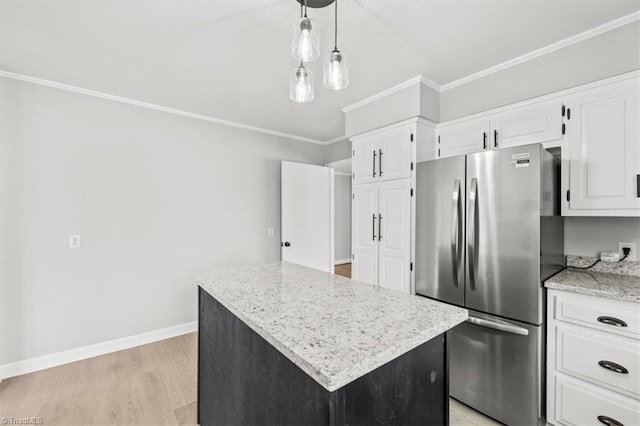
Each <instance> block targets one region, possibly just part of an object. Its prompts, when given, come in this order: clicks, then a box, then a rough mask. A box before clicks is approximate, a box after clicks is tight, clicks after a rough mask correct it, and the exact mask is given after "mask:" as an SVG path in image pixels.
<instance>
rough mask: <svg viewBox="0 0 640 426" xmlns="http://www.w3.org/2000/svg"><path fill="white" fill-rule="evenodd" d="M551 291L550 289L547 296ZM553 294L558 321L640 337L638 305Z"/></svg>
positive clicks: (639, 309) (581, 296) (579, 295)
mask: <svg viewBox="0 0 640 426" xmlns="http://www.w3.org/2000/svg"><path fill="white" fill-rule="evenodd" d="M554 293H555V292H553V293H552V292H549V295H550V296H551V295H553V294H554ZM552 297H554V298H555V311H554V316H555V319H556V320H558V321H564V322H569V323H573V324H578V325H584V326H587V327H591V328H595V329H597V330H602V331H606V332H608V333H614V334H619V335H621V336H626V337H632V338H636V339H638V338H640V306H639V305H638V304H637V303H632V302H625V301H619V300H610V299H603V298H600V297H594V296H586V295H582V294H575V293H564V292H563V293H562V294H555V295H554V296H552Z"/></svg>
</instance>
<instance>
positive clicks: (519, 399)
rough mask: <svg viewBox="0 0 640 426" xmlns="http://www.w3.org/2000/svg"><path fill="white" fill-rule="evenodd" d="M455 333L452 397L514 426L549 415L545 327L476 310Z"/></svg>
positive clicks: (452, 338) (451, 351)
mask: <svg viewBox="0 0 640 426" xmlns="http://www.w3.org/2000/svg"><path fill="white" fill-rule="evenodd" d="M469 315H470V318H469V320H468V321H467V322H465V323H463V324H460V325H459V326H457V327H456V328H454V329H453V330H451V331H449V335H448V339H449V363H450V364H449V365H450V368H449V374H450V379H449V393H450V395H451V396H452V397H453V398H455V399H457V400H459V401H460V402H462V403H464V404H467V405H468V406H470V407H473V408H475V409H476V410H478V411H480V412H482V413H484V414H486V415H488V416H490V417H493V418H494V419H496V420H498V421H500V422H503V423H506V424H509V425H535V424H538V422H539V421H540V419H541V418H542V417H543V410H542V409H543V407H542V401H544V399H543V395H542V391H543V389H544V382H543V359H544V358H543V346H542V339H543V328H542V326H532V325H529V324H524V323H520V322H516V321H507V320H504V319H501V318H497V317H493V316H490V315H485V314H482V313H479V312H474V311H470V312H469Z"/></svg>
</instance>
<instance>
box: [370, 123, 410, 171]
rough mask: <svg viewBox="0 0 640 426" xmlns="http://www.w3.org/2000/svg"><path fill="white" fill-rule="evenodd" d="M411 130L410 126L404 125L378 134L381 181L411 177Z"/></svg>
mask: <svg viewBox="0 0 640 426" xmlns="http://www.w3.org/2000/svg"><path fill="white" fill-rule="evenodd" d="M411 132H412V128H411V127H410V126H403V127H399V128H395V129H391V130H388V131H386V132H383V133H380V134H378V135H377V136H376V140H377V145H378V159H379V163H378V164H379V165H380V167H379V175H380V180H381V181H387V180H394V179H405V178H410V177H411V161H412V155H411V152H412V146H411V143H412V142H411Z"/></svg>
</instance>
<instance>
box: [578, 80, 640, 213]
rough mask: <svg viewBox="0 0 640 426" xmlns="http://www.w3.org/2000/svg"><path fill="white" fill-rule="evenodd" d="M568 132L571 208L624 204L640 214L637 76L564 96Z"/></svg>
mask: <svg viewBox="0 0 640 426" xmlns="http://www.w3.org/2000/svg"><path fill="white" fill-rule="evenodd" d="M566 105H567V106H568V107H569V108H570V110H571V118H570V120H569V121H568V127H569V128H568V132H569V133H568V134H569V168H570V170H569V190H570V194H569V195H570V197H568V198H569V210H570V211H572V212H574V213H577V214H581V213H582V211H589V210H605V211H604V212H601V214H603V215H605V214H611V215H616V211H618V214H620V213H621V212H620V210H624V209H627V213H628V212H629V211H630V212H631V214H628V215H633V216H638V215H640V198H638V187H637V185H638V177H637V176H638V174H640V149H639V148H638V147H639V145H640V143H638V137H639V135H638V124H639V123H638V112H639V111H638V80H637V79H633V80H631V81H625V82H622V83H617V84H614V85H610V86H605V87H600V88H597V89H593V90H590V91H587V92H584V93H581V94H578V95H575V96H573V97H571V98H568V99H567V100H566Z"/></svg>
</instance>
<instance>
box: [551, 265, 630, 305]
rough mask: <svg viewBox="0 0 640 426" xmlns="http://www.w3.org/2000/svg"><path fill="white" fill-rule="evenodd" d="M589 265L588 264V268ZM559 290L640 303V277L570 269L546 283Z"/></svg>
mask: <svg viewBox="0 0 640 426" xmlns="http://www.w3.org/2000/svg"><path fill="white" fill-rule="evenodd" d="M588 265H589V264H587V266H588ZM544 286H545V287H547V288H553V289H557V290H565V291H571V292H574V293H581V294H588V295H591V296H599V297H605V298H608V299H617V300H627V301H631V302H636V303H640V277H637V276H633V275H618V274H609V273H605V272H597V271H594V270H578V269H572V268H568V269H565V270H564V271H562V272H560V273H558V274H556V275H554V276H553V277H551V278H549V279H548V280H547V281H545V283H544Z"/></svg>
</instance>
